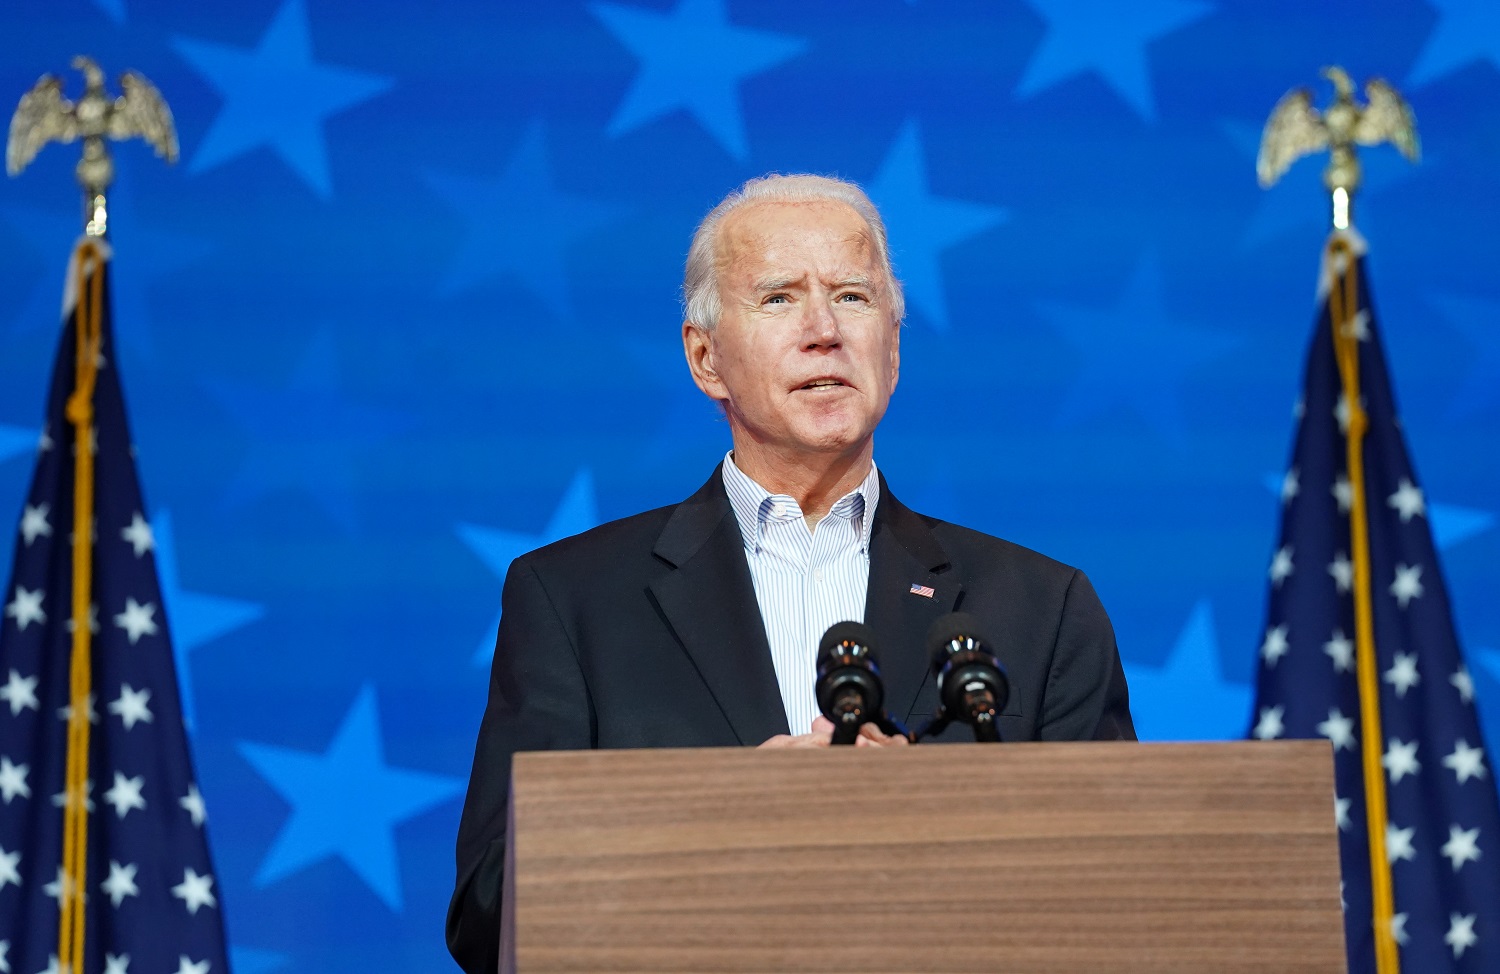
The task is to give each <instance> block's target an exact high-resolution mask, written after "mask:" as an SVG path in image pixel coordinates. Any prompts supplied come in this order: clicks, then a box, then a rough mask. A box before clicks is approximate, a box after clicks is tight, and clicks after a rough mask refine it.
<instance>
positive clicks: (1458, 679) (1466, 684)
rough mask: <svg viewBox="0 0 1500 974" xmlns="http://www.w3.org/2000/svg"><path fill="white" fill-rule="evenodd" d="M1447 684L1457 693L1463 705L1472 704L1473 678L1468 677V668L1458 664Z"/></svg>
mask: <svg viewBox="0 0 1500 974" xmlns="http://www.w3.org/2000/svg"><path fill="white" fill-rule="evenodd" d="M1448 682H1449V683H1451V684H1453V688H1454V689H1455V690H1457V691H1458V696H1459V699H1460V700H1462V701H1463V702H1464V703H1473V702H1474V678H1473V677H1471V676H1469V667H1468V666H1467V665H1463V664H1460V665H1459V667H1458V669H1457V670H1455V671H1454V673H1453V675H1452V676H1450V677H1448Z"/></svg>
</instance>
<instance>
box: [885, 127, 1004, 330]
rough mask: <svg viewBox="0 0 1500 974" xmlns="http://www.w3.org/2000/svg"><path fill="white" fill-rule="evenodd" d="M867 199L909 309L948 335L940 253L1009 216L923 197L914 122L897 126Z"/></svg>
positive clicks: (924, 179)
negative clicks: (881, 223)
mask: <svg viewBox="0 0 1500 974" xmlns="http://www.w3.org/2000/svg"><path fill="white" fill-rule="evenodd" d="M870 197H871V198H872V199H874V200H875V202H876V203H877V204H878V205H879V206H880V214H881V216H882V217H883V218H884V220H885V223H886V229H887V230H888V231H889V233H890V239H891V250H892V258H893V260H894V263H895V265H896V273H897V275H898V276H900V278H901V280H902V282H903V284H904V286H905V289H906V296H907V302H908V304H910V305H915V306H916V307H917V309H918V310H919V311H920V312H921V313H922V316H923V317H924V318H925V319H926V320H927V322H928V323H929V324H931V325H932V327H933V328H935V329H937V330H938V331H947V330H948V325H949V318H948V298H947V292H946V291H945V290H944V288H943V269H942V264H941V260H940V258H941V256H942V252H943V251H944V250H946V249H947V248H949V247H951V246H953V245H954V244H956V243H959V242H960V241H963V240H967V239H969V238H970V237H973V236H974V235H976V234H979V233H982V232H983V231H985V230H988V229H990V228H991V227H995V226H998V225H999V224H1001V223H1003V222H1005V220H1006V217H1007V216H1008V214H1007V213H1006V211H1005V210H1004V209H1003V208H1001V207H998V206H991V205H989V204H987V203H967V202H962V201H959V200H951V199H944V198H942V197H939V196H933V195H931V194H930V193H929V192H928V190H927V164H926V162H925V161H924V160H923V158H922V136H921V133H920V131H919V130H918V128H917V123H916V121H915V120H911V121H908V122H907V123H906V124H905V125H903V126H901V131H900V132H899V133H897V135H896V141H895V142H894V143H892V144H891V148H890V151H889V152H887V153H886V156H885V159H884V161H882V162H881V164H880V169H879V171H878V172H876V174H875V178H874V179H873V180H872V181H871V183H870Z"/></svg>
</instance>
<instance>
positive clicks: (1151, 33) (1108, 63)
mask: <svg viewBox="0 0 1500 974" xmlns="http://www.w3.org/2000/svg"><path fill="white" fill-rule="evenodd" d="M1027 2H1028V3H1030V4H1031V6H1032V7H1033V8H1035V9H1036V12H1037V13H1039V14H1041V16H1042V19H1043V20H1045V21H1046V22H1047V34H1046V36H1045V37H1044V38H1043V39H1042V43H1041V46H1040V47H1039V48H1038V49H1037V52H1036V54H1035V56H1034V57H1033V58H1032V59H1031V63H1030V64H1028V65H1027V66H1026V73H1025V75H1023V76H1022V78H1021V83H1020V84H1019V85H1018V86H1017V87H1016V94H1018V95H1020V96H1022V97H1025V96H1027V95H1032V94H1035V93H1036V92H1038V91H1041V90H1043V89H1044V88H1050V87H1051V86H1052V85H1055V84H1057V83H1058V82H1060V81H1064V80H1066V79H1068V78H1071V77H1073V76H1074V75H1077V74H1082V73H1084V72H1085V71H1094V72H1096V73H1098V75H1099V77H1101V78H1103V79H1104V81H1105V83H1106V84H1108V85H1109V86H1110V87H1111V88H1113V89H1114V90H1115V91H1116V93H1118V94H1119V96H1120V97H1121V98H1123V99H1124V100H1125V102H1126V103H1127V104H1128V105H1130V107H1131V108H1134V109H1135V110H1136V112H1137V113H1139V114H1140V116H1141V117H1142V118H1144V119H1146V120H1147V121H1150V120H1151V119H1153V118H1155V116H1156V106H1155V103H1154V101H1153V100H1152V97H1151V77H1150V72H1149V71H1148V69H1147V64H1146V45H1147V44H1149V43H1151V42H1152V41H1154V40H1156V39H1157V38H1159V37H1163V36H1165V35H1167V34H1170V33H1171V32H1172V31H1174V30H1177V29H1178V28H1180V27H1182V26H1184V25H1186V24H1189V23H1191V22H1193V21H1195V20H1198V19H1199V18H1200V17H1203V16H1205V15H1206V14H1208V13H1209V12H1210V10H1211V9H1212V8H1211V7H1209V6H1208V5H1207V4H1202V3H1194V2H1190V0H1131V2H1130V3H1120V2H1119V0H1027Z"/></svg>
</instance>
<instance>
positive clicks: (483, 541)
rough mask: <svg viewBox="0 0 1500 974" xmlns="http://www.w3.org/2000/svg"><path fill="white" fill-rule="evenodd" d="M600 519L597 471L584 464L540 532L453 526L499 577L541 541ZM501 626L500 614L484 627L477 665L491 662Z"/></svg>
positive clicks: (566, 534)
mask: <svg viewBox="0 0 1500 974" xmlns="http://www.w3.org/2000/svg"><path fill="white" fill-rule="evenodd" d="M598 523H599V507H598V504H597V502H596V501H595V499H594V474H593V472H592V471H591V470H589V468H587V467H584V468H582V469H580V470H579V471H578V472H577V473H576V474H574V475H573V481H572V483H570V484H568V489H567V491H566V492H565V493H564V494H563V497H562V500H561V501H559V502H558V504H557V509H556V510H554V511H553V512H552V518H551V520H549V521H548V522H547V526H546V527H545V528H543V529H542V532H541V534H525V533H522V532H520V531H501V530H498V529H496V528H485V527H480V526H479V525H477V524H460V525H458V526H457V527H456V528H455V529H454V530H455V531H457V532H458V536H459V537H460V538H462V539H463V542H464V544H466V545H468V546H469V550H470V551H472V552H474V554H476V555H478V556H479V560H480V561H482V562H484V564H485V567H486V568H488V569H489V570H490V571H491V572H492V573H493V574H494V575H495V577H496V578H502V579H503V578H504V577H505V573H506V572H507V571H509V570H510V563H511V562H513V561H515V560H516V558H518V557H519V556H521V555H524V554H525V553H526V552H528V551H531V550H532V549H534V548H540V547H541V546H542V545H545V544H551V543H552V542H554V541H558V540H560V539H562V538H568V537H572V536H573V535H575V534H582V533H583V532H584V531H587V530H588V529H589V528H592V527H595V526H597V525H598ZM499 628H500V615H499V613H498V612H497V613H496V615H495V621H494V622H493V623H492V624H491V625H490V627H489V628H488V629H486V630H485V635H484V636H482V637H481V638H480V640H479V647H478V648H477V649H475V650H474V665H475V666H488V665H489V662H490V658H491V657H492V656H493V655H494V653H495V632H496V631H497V630H498V629H499Z"/></svg>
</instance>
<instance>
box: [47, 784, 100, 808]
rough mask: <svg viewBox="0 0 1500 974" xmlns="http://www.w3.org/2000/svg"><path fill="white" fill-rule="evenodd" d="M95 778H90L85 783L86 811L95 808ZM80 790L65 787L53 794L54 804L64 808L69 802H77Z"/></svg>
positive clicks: (84, 798) (84, 804)
mask: <svg viewBox="0 0 1500 974" xmlns="http://www.w3.org/2000/svg"><path fill="white" fill-rule="evenodd" d="M93 796H94V779H93V778H89V779H88V780H87V781H85V782H84V783H83V808H84V811H86V812H92V811H93V810H94V797H93ZM77 802H78V792H77V790H76V789H74V788H64V789H63V790H62V791H60V792H58V793H57V794H55V795H53V796H52V804H54V805H56V806H57V807H58V808H64V807H66V806H67V805H69V804H77Z"/></svg>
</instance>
